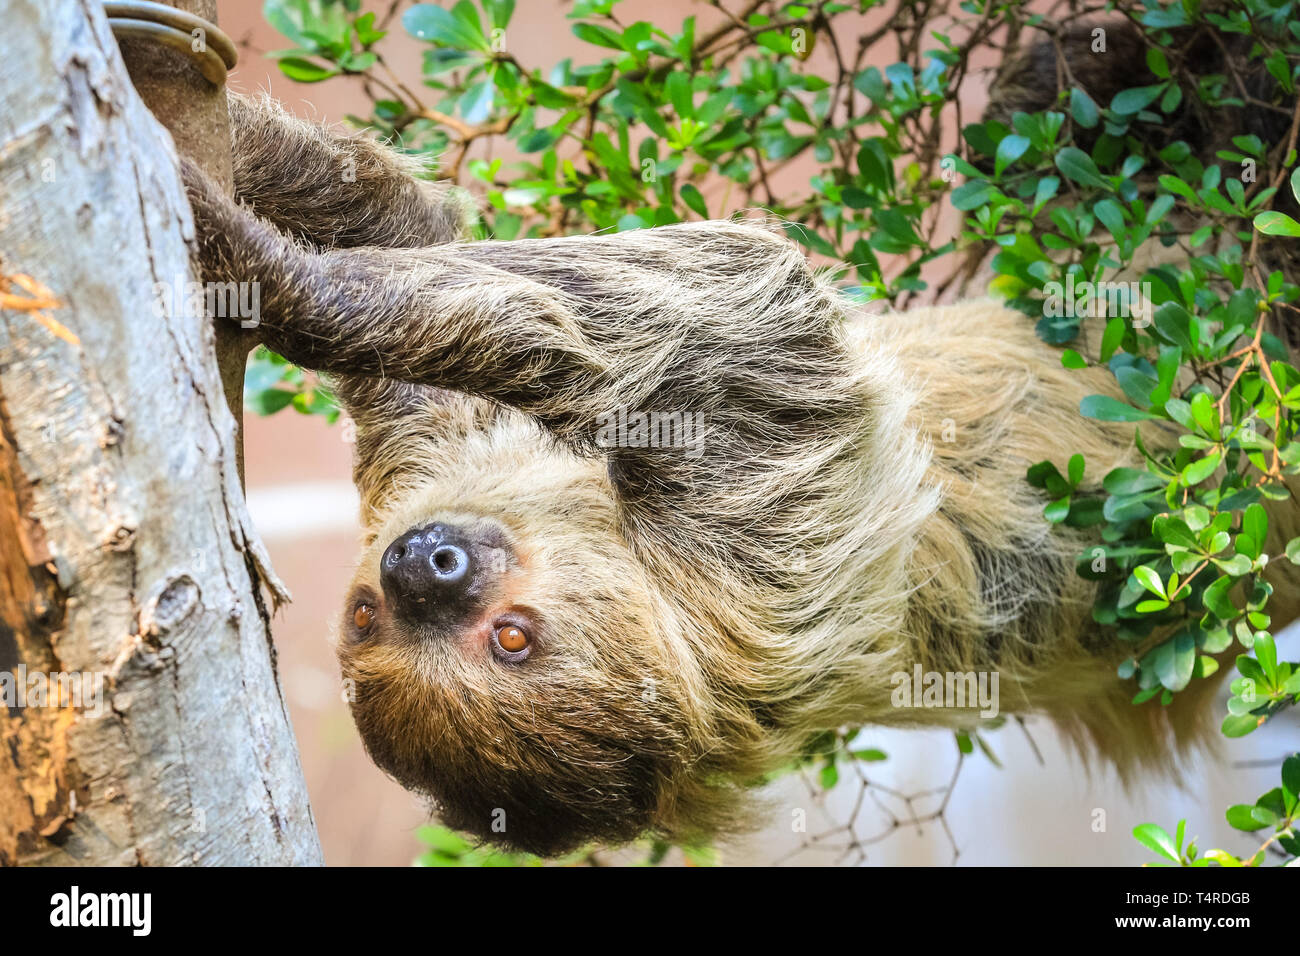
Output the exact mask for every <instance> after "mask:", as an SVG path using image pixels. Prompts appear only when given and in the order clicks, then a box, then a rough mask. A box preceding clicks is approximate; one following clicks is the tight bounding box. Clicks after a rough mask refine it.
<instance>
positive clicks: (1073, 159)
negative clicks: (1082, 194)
mask: <svg viewBox="0 0 1300 956" xmlns="http://www.w3.org/2000/svg"><path fill="white" fill-rule="evenodd" d="M1056 168H1057V169H1059V170H1060V171H1061V172H1063V173H1064V174H1065V175H1066V176H1067V177H1069V178H1070V179H1072V180H1073V181H1074V182H1076V183H1078V184H1079V185H1081V186H1096V187H1099V188H1102V189H1107V188H1109V186H1108V185H1107V183H1106V180H1104V179H1102V178H1101V172H1100V171H1099V170H1098V169H1097V164H1096V163H1094V162H1093V161H1092V157H1091V156H1089V155H1088V154H1087V153H1085V152H1084V151H1083V150H1081V149H1079V148H1078V147H1077V146H1067V147H1065V149H1063V150H1061V151H1060V152H1059V153H1057V154H1056Z"/></svg>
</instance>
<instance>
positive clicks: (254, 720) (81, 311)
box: [0, 0, 320, 865]
mask: <svg viewBox="0 0 1300 956" xmlns="http://www.w3.org/2000/svg"><path fill="white" fill-rule="evenodd" d="M0 13H2V14H3V19H4V22H5V25H6V30H5V31H4V33H3V34H2V35H0V50H2V51H3V53H4V56H3V57H0V256H3V260H2V261H0V273H3V275H5V276H13V275H15V274H27V275H30V276H32V277H33V278H35V279H36V280H39V281H40V282H41V283H43V284H44V285H45V286H48V287H49V289H50V290H52V291H53V293H54V295H55V296H56V297H57V299H58V300H59V305H58V307H57V308H54V309H52V310H47V313H46V314H48V316H49V317H50V318H51V319H53V320H55V321H57V322H59V323H62V325H63V326H66V327H67V329H68V330H70V332H71V334H72V335H73V336H75V337H76V338H77V339H78V340H79V341H77V342H76V343H75V344H74V343H73V342H70V341H68V340H66V339H65V338H63V337H60V335H59V334H56V333H57V331H58V330H57V327H55V326H53V325H52V324H50V323H42V322H41V321H39V319H38V316H37V313H36V312H35V311H33V310H31V309H29V308H14V307H10V308H6V309H4V310H3V311H0V695H3V694H4V692H5V690H6V688H5V686H4V683H5V681H4V678H5V677H6V676H8V683H9V691H10V699H9V700H8V701H5V703H11V704H12V706H9V707H8V708H7V709H5V708H3V707H0V736H2V737H3V745H2V746H0V862H4V863H46V864H69V863H85V864H133V863H141V864H161V865H171V864H183V863H204V864H220V863H247V864H301V863H319V862H320V847H319V843H318V840H317V837H316V832H315V827H314V824H313V821H312V815H311V810H310V807H309V805H308V803H307V795H306V790H305V787H304V785H303V780H302V774H301V769H300V767H299V762H298V754H297V748H296V745H295V743H294V739H293V734H292V731H291V728H290V725H289V719H288V714H287V710H286V708H285V705H284V702H283V699H282V697H281V694H280V691H279V687H278V684H277V680H276V676H275V670H274V650H273V648H272V646H271V643H270V640H269V634H268V617H269V614H268V608H267V607H266V606H265V604H264V602H263V599H262V593H261V588H262V587H265V588H266V589H267V590H268V592H269V593H270V595H271V599H272V601H273V602H278V601H279V600H281V599H282V598H283V597H284V594H283V590H282V588H281V587H280V585H279V582H278V581H277V580H276V579H275V577H274V575H273V574H272V572H270V571H269V568H268V565H267V563H266V560H265V554H264V551H263V549H262V547H261V544H260V542H259V541H258V540H257V538H256V535H255V534H254V532H253V530H252V528H251V524H250V521H249V518H248V514H247V511H246V509H245V506H244V502H243V497H242V493H241V490H240V483H239V476H238V471H237V468H236V424H235V420H234V418H233V417H232V415H231V412H230V410H229V409H228V408H227V405H226V401H225V398H224V396H223V392H222V387H221V376H220V373H219V370H218V365H217V361H216V358H215V341H214V332H213V328H212V325H211V323H210V322H209V320H207V319H206V318H205V317H204V316H203V315H202V314H201V312H199V311H194V310H187V309H184V308H178V307H176V303H171V302H168V303H167V307H166V308H165V309H164V310H162V314H158V312H157V311H156V310H155V303H156V301H157V298H156V294H155V290H156V287H157V284H158V283H162V284H165V285H167V286H173V285H174V284H175V283H176V282H177V281H180V282H182V283H184V282H189V281H193V279H194V277H193V275H192V274H191V270H190V265H189V259H188V248H187V240H188V238H190V237H192V235H193V225H192V222H191V219H190V213H189V209H188V206H187V204H186V202H185V198H184V192H183V190H182V188H181V184H180V180H179V177H178V175H177V172H176V166H175V157H174V154H173V151H172V145H171V140H170V138H169V136H168V135H167V133H166V132H165V131H164V130H163V129H162V128H161V127H160V126H159V125H158V124H157V123H156V122H155V121H154V119H153V118H152V116H151V115H150V114H149V112H148V111H147V110H146V108H145V107H144V105H143V104H142V103H141V102H140V100H139V98H138V97H137V96H136V94H135V92H134V90H133V89H132V87H131V83H130V81H129V79H128V78H127V74H126V72H125V69H124V67H123V64H122V60H121V57H120V56H119V55H118V51H117V46H116V43H115V42H114V40H113V37H112V35H111V34H110V32H109V30H108V27H107V24H106V22H105V20H104V17H103V14H102V12H101V11H100V10H99V5H98V4H97V3H94V2H92V0H0ZM0 291H4V289H3V283H0ZM8 291H9V292H10V293H17V292H18V290H17V289H16V288H15V287H14V286H12V285H11V286H10V287H9V289H8ZM24 669H25V671H26V673H25V674H23V673H21V671H23V670H24ZM51 672H53V673H55V674H56V675H61V678H62V682H63V684H62V687H58V686H56V687H54V688H53V689H51V690H49V692H48V697H47V699H46V700H45V701H43V702H42V701H41V699H40V695H39V689H40V684H41V682H40V681H39V680H36V679H35V678H34V676H33V675H36V674H38V673H39V674H44V675H48V674H50V673H51ZM19 677H25V678H26V679H25V681H21V682H20V681H18V680H17V678H19ZM47 683H48V680H47ZM15 684H19V686H17V687H15V686H14V685H15ZM97 689H98V693H96V691H97ZM76 691H79V692H81V694H80V697H81V699H80V700H78V699H77V696H78V695H77V694H75V693H74V692H76ZM97 710H99V711H102V713H101V714H99V715H98V716H97V715H96V711H97Z"/></svg>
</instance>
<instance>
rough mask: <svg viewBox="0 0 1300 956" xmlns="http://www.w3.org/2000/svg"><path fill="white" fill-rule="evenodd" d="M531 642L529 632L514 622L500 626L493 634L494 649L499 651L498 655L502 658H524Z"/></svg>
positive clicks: (510, 659)
mask: <svg viewBox="0 0 1300 956" xmlns="http://www.w3.org/2000/svg"><path fill="white" fill-rule="evenodd" d="M529 643H530V640H529V637H528V633H527V632H526V631H525V630H524V629H523V628H522V627H519V626H517V625H514V624H506V625H504V626H503V627H499V628H497V630H496V633H495V634H493V635H492V645H493V648H492V649H493V650H494V651H496V652H497V657H500V658H501V659H502V660H507V661H521V660H523V659H524V658H525V657H526V656H527V654H528V645H529Z"/></svg>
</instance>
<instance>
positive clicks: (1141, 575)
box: [1133, 564, 1166, 597]
mask: <svg viewBox="0 0 1300 956" xmlns="http://www.w3.org/2000/svg"><path fill="white" fill-rule="evenodd" d="M1133 577H1135V578H1136V579H1137V582H1138V584H1140V585H1142V586H1143V587H1144V588H1146V589H1147V590H1148V591H1150V592H1151V593H1152V594H1158V595H1159V596H1160V597H1165V596H1166V595H1165V585H1164V582H1162V581H1161V580H1160V575H1158V574H1156V572H1155V569H1154V568H1151V567H1148V566H1147V565H1145V564H1139V565H1138V566H1137V567H1136V568H1134V569H1133Z"/></svg>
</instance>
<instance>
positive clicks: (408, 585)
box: [379, 524, 474, 621]
mask: <svg viewBox="0 0 1300 956" xmlns="http://www.w3.org/2000/svg"><path fill="white" fill-rule="evenodd" d="M470 553H471V552H470V548H469V546H468V542H467V541H466V540H465V539H464V537H463V536H462V535H461V534H460V532H459V531H458V530H457V529H456V528H453V527H451V526H449V525H442V524H435V525H428V526H426V527H423V528H414V529H412V530H411V531H408V532H406V534H404V535H402V536H401V537H400V538H398V539H397V540H396V541H394V542H393V543H392V544H390V545H389V546H388V549H387V550H386V551H384V556H383V557H382V558H381V559H380V562H379V563H380V567H379V580H380V583H381V585H382V586H383V589H384V594H385V596H387V598H388V599H389V601H391V602H392V603H393V604H394V605H395V606H396V608H397V611H398V613H400V614H402V615H403V616H405V617H408V618H410V619H412V620H416V621H435V620H438V619H440V618H444V617H448V616H450V615H453V614H455V612H457V611H459V610H460V609H461V607H462V606H463V605H464V604H465V602H466V599H467V598H468V596H469V591H470V588H471V586H472V584H473V581H474V568H473V560H472V559H471V557H470Z"/></svg>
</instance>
